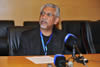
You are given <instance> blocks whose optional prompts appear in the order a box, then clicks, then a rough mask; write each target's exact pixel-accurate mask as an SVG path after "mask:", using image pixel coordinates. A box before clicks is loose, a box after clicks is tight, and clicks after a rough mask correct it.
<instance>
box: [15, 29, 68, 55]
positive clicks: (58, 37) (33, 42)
mask: <svg viewBox="0 0 100 67" xmlns="http://www.w3.org/2000/svg"><path fill="white" fill-rule="evenodd" d="M47 47H48V51H47V54H48V55H54V54H63V53H64V34H63V33H62V31H60V30H57V29H56V28H54V30H53V37H52V39H51V41H50V43H49V44H48V45H47ZM67 53H68V54H69V52H67ZM17 55H44V51H43V47H42V43H41V38H40V28H36V29H32V30H29V31H25V32H23V33H22V37H21V44H20V48H19V50H18V52H17Z"/></svg>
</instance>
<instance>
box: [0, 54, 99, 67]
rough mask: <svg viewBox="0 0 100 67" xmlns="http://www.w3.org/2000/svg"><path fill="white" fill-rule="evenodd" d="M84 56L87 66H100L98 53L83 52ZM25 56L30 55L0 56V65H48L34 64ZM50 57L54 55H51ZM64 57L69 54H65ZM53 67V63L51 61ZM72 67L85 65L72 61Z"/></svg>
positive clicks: (26, 66) (23, 66) (15, 66)
mask: <svg viewBox="0 0 100 67" xmlns="http://www.w3.org/2000/svg"><path fill="white" fill-rule="evenodd" d="M83 56H84V57H85V58H87V59H88V60H89V62H88V63H87V65H88V67H100V54H84V55H83ZM26 57H32V56H0V67H48V66H47V65H48V64H35V63H33V62H31V61H29V60H28V59H26ZM51 57H54V56H52V55H51ZM65 57H66V59H68V58H69V57H71V55H65ZM52 65H53V67H55V66H54V64H53V63H52ZM74 67H85V66H84V65H83V64H80V63H77V62H74Z"/></svg>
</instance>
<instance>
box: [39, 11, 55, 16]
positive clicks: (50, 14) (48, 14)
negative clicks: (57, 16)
mask: <svg viewBox="0 0 100 67" xmlns="http://www.w3.org/2000/svg"><path fill="white" fill-rule="evenodd" d="M45 14H46V15H47V16H48V17H51V16H54V15H53V14H52V13H46V12H44V11H42V12H41V13H40V15H45Z"/></svg>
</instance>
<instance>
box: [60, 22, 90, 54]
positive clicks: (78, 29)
mask: <svg viewBox="0 0 100 67" xmlns="http://www.w3.org/2000/svg"><path fill="white" fill-rule="evenodd" d="M86 22H87V21H82V20H70V21H68V20H64V21H62V30H63V32H64V33H65V34H66V35H67V33H72V34H74V35H76V36H77V37H78V38H79V40H78V48H79V49H80V51H81V53H89V50H88V47H87V43H86V40H85V39H86V38H85V35H86V34H85V33H86V32H85V23H86Z"/></svg>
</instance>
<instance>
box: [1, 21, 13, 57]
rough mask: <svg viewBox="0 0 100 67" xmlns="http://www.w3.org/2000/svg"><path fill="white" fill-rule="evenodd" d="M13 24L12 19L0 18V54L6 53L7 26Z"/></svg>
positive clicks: (4, 54) (7, 46) (5, 54)
mask: <svg viewBox="0 0 100 67" xmlns="http://www.w3.org/2000/svg"><path fill="white" fill-rule="evenodd" d="M12 26H14V21H13V20H0V55H1V56H7V55H8V48H9V45H8V37H7V35H8V28H9V27H12Z"/></svg>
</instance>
